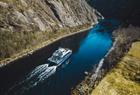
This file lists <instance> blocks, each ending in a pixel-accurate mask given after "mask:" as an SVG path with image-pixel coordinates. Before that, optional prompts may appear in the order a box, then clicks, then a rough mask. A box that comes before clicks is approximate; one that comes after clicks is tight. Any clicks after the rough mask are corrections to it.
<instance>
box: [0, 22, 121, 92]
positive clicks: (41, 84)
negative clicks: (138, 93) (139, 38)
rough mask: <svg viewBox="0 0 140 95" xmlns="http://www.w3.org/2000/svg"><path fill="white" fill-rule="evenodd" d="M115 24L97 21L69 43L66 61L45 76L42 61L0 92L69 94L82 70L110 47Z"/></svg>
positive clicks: (44, 67) (87, 67)
mask: <svg viewBox="0 0 140 95" xmlns="http://www.w3.org/2000/svg"><path fill="white" fill-rule="evenodd" d="M117 26H118V22H117V21H115V20H103V21H101V22H100V23H99V24H97V25H96V26H95V27H94V28H92V29H91V30H89V32H88V34H87V35H86V36H85V37H83V39H82V40H80V41H79V44H78V45H74V43H69V44H73V46H75V47H76V50H73V51H74V52H73V55H72V56H71V58H70V59H69V61H70V62H69V64H64V65H62V66H61V67H60V68H58V69H57V70H56V72H55V74H53V75H52V76H50V77H47V76H46V75H47V72H45V70H46V68H47V66H46V64H45V63H44V64H42V65H40V66H33V68H31V69H30V70H29V72H26V73H25V74H23V75H21V76H20V77H21V78H19V79H20V80H18V81H16V83H14V84H13V85H12V86H10V87H7V88H8V89H9V90H7V91H5V90H3V89H2V88H1V93H2V92H3V93H4V92H5V93H6V94H7V95H70V91H71V89H72V88H73V87H75V86H76V85H77V84H78V83H79V82H80V81H81V80H82V79H84V77H85V74H84V72H85V71H90V70H91V69H93V66H95V65H96V64H98V63H99V61H100V60H101V59H102V58H103V57H104V56H105V54H106V53H107V52H108V50H109V49H110V48H111V46H112V38H111V32H112V31H113V30H114V29H115V28H116V27H117ZM57 47H59V45H58V46H57ZM69 48H71V47H69ZM71 49H73V48H71ZM53 51H54V50H52V52H53ZM32 60H34V59H32ZM30 64H31V63H30ZM27 68H28V66H27ZM35 68H36V69H35ZM18 69H20V68H17V72H18ZM30 72H32V73H30ZM0 74H1V73H0ZM11 75H12V73H11ZM11 77H12V76H11ZM5 80H6V79H5ZM2 81H3V80H2ZM7 84H8V83H7ZM3 85H4V84H3ZM5 85H6V84H5ZM7 86H9V85H7Z"/></svg>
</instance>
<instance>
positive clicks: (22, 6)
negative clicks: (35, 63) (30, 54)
mask: <svg viewBox="0 0 140 95" xmlns="http://www.w3.org/2000/svg"><path fill="white" fill-rule="evenodd" d="M97 15H98V12H97V11H95V10H94V9H93V8H91V7H90V6H89V5H88V4H87V2H86V1H85V0H0V43H1V44H0V60H3V59H5V58H9V57H11V56H12V55H13V54H16V53H19V52H21V51H23V50H24V49H27V48H29V47H33V46H36V45H38V44H39V43H42V42H44V41H46V40H49V39H50V38H51V37H52V35H54V34H55V33H57V35H60V34H61V35H62V34H63V33H62V32H64V31H66V32H72V31H71V30H70V29H80V28H81V27H79V26H82V27H83V26H84V25H87V24H88V25H91V24H94V23H97V19H98V16H97ZM76 27H77V28H76ZM59 30H60V31H59ZM68 30H69V31H68ZM58 31H59V33H60V34H59V33H58ZM74 31H76V30H74ZM55 37H56V34H55V35H54V36H53V38H55Z"/></svg>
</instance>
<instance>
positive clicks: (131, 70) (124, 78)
mask: <svg viewBox="0 0 140 95" xmlns="http://www.w3.org/2000/svg"><path fill="white" fill-rule="evenodd" d="M139 47H140V42H134V43H133V44H132V47H131V49H130V50H129V52H128V53H127V54H126V55H125V56H124V57H123V59H122V60H121V61H120V62H119V63H118V64H117V66H116V67H115V68H114V69H113V70H111V71H110V72H109V73H108V74H107V75H106V76H105V78H103V80H102V81H101V82H100V83H99V85H98V86H97V87H96V88H95V90H93V93H92V95H140V83H139V80H140V48H139Z"/></svg>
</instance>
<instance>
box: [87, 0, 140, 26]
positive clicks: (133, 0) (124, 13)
mask: <svg viewBox="0 0 140 95" xmlns="http://www.w3.org/2000/svg"><path fill="white" fill-rule="evenodd" d="M87 1H88V2H89V4H90V5H91V6H93V7H94V8H96V9H97V10H98V11H99V12H100V13H101V14H102V15H103V16H104V17H106V18H117V19H120V20H123V21H125V22H127V23H132V24H135V25H140V22H139V19H140V16H139V15H140V6H139V5H140V0H87Z"/></svg>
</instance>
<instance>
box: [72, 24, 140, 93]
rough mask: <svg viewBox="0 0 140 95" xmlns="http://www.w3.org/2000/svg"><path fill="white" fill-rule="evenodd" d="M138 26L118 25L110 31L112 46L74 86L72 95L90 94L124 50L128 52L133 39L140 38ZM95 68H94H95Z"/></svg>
mask: <svg viewBox="0 0 140 95" xmlns="http://www.w3.org/2000/svg"><path fill="white" fill-rule="evenodd" d="M139 31H140V28H139V27H134V26H131V25H129V26H128V27H126V28H122V27H120V28H119V29H117V30H115V31H114V32H113V33H112V36H113V37H112V39H113V42H114V43H113V47H112V48H111V49H110V51H109V52H108V53H107V54H106V56H105V57H104V58H103V59H102V60H101V61H100V63H99V64H98V66H95V67H94V69H93V70H92V71H91V72H90V73H89V75H88V76H87V77H86V78H85V80H83V81H82V82H81V83H80V84H79V85H78V86H77V87H76V88H74V89H73V90H72V95H91V92H92V90H93V89H94V88H95V87H96V86H97V85H98V83H99V82H100V81H101V80H102V78H103V77H104V76H105V75H106V74H107V73H108V72H109V71H110V70H111V69H112V68H113V67H114V66H115V65H116V63H118V62H119V61H120V60H121V58H122V57H123V56H124V54H125V53H126V52H128V50H129V48H130V46H131V44H132V43H133V42H134V41H137V40H140V33H139ZM95 68H96V69H95Z"/></svg>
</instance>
